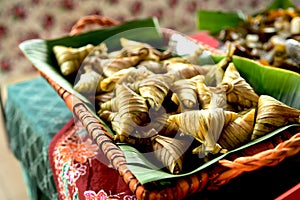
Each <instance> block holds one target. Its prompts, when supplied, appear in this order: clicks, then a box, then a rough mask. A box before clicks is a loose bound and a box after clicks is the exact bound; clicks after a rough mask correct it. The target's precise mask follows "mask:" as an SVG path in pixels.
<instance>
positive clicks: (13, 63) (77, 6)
mask: <svg viewBox="0 0 300 200" xmlns="http://www.w3.org/2000/svg"><path fill="white" fill-rule="evenodd" d="M271 1H272V0H264V1H258V0H249V1H244V0H209V1H208V0H201V1H199V0H183V1H179V0H152V1H141V0H122V1H121V0H98V1H93V0H85V1H80V0H57V1H52V0H10V1H0V52H1V54H0V75H2V76H3V75H4V76H3V77H4V78H9V76H10V75H20V74H23V73H26V72H28V71H32V70H33V68H32V67H31V66H32V65H31V64H30V63H29V61H27V59H26V58H24V56H23V55H22V53H21V52H20V50H19V48H18V45H19V43H20V42H22V41H24V40H28V39H34V38H42V39H53V38H57V37H62V36H65V35H67V34H68V33H69V31H70V29H71V27H72V26H73V25H74V24H75V23H76V21H77V20H78V19H80V18H81V17H83V16H86V15H91V14H98V15H103V16H106V17H111V18H114V19H116V20H119V21H125V20H126V21H127V20H131V19H134V18H141V17H148V16H156V17H157V18H158V20H159V23H160V25H161V26H162V27H165V28H171V29H175V30H178V31H180V32H182V33H186V34H190V33H195V32H196V31H197V28H196V12H197V10H198V9H211V10H212V9H213V10H224V11H229V10H236V9H240V10H243V11H245V12H247V13H254V12H257V11H258V10H259V9H263V8H264V6H266V5H268V4H269V3H270V2H271Z"/></svg>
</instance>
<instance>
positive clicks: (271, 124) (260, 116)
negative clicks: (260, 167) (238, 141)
mask: <svg viewBox="0 0 300 200" xmlns="http://www.w3.org/2000/svg"><path fill="white" fill-rule="evenodd" d="M299 117H300V110H298V109H296V108H292V107H290V106H287V105H285V104H284V103H282V102H280V101H278V100H277V99H275V98H273V97H271V96H269V95H261V96H260V97H259V100H258V108H257V116H256V120H255V125H254V130H253V134H252V137H251V139H252V140H254V139H257V138H259V137H261V136H263V135H266V134H267V133H269V132H272V131H274V130H276V129H278V128H280V127H282V126H285V125H288V124H293V123H300V118H299Z"/></svg>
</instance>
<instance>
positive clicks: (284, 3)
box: [268, 0, 296, 10]
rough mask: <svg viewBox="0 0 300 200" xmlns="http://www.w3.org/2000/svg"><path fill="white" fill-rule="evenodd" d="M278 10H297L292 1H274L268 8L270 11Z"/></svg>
mask: <svg viewBox="0 0 300 200" xmlns="http://www.w3.org/2000/svg"><path fill="white" fill-rule="evenodd" d="M278 8H282V9H288V8H296V6H295V4H294V2H293V1H292V0H274V1H273V2H272V3H271V4H270V5H269V6H268V10H276V9H278Z"/></svg>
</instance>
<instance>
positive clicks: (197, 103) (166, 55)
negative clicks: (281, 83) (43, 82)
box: [53, 38, 300, 174]
mask: <svg viewBox="0 0 300 200" xmlns="http://www.w3.org/2000/svg"><path fill="white" fill-rule="evenodd" d="M120 44H121V46H122V48H121V49H120V50H118V51H112V52H109V50H108V48H107V46H106V44H105V43H101V44H100V45H98V46H93V45H90V44H89V45H86V46H84V47H80V48H71V47H65V46H54V48H53V52H54V54H55V56H56V59H57V62H58V64H59V66H60V69H61V73H62V74H63V75H64V76H66V77H67V76H70V75H72V74H73V75H74V74H77V76H78V77H79V78H78V80H76V81H75V83H74V89H75V90H76V91H78V92H80V93H81V94H84V95H85V96H87V97H88V98H89V99H90V100H91V101H95V107H96V111H97V114H98V115H99V117H100V118H101V119H102V120H104V122H105V123H106V124H107V125H108V126H109V127H110V128H111V130H112V131H113V132H114V133H115V137H114V140H115V142H116V143H127V144H129V145H132V146H134V147H136V148H137V149H138V150H139V151H140V152H153V154H154V156H155V158H156V159H157V160H158V162H159V163H161V165H162V166H163V167H164V169H166V170H168V171H169V172H170V173H172V174H180V173H182V172H183V169H184V162H183V161H184V158H185V157H186V156H187V155H189V154H193V155H197V157H198V158H199V159H205V158H207V157H208V156H209V155H219V154H222V153H224V152H227V151H230V150H232V149H235V148H237V147H240V146H241V145H243V144H246V143H248V142H250V141H251V140H254V139H257V138H259V137H261V136H263V135H265V134H267V133H269V132H271V131H274V130H276V129H278V128H279V127H282V126H284V125H287V124H291V123H298V120H299V115H300V111H299V110H297V109H294V108H291V107H289V106H287V105H285V104H283V103H282V102H279V101H278V100H276V99H274V98H273V97H271V96H268V95H258V94H256V92H255V91H254V89H253V88H252V86H251V85H250V84H248V83H247V82H246V80H245V79H244V78H243V77H241V76H240V74H239V72H238V70H237V69H236V67H235V65H234V63H233V62H232V54H233V53H232V52H233V51H232V50H228V54H227V55H226V56H225V57H224V58H223V59H222V60H221V61H220V62H219V63H217V64H212V65H205V66H200V65H198V64H197V63H193V62H192V61H193V60H195V59H194V58H195V56H196V57H199V55H190V56H181V57H179V56H176V55H172V53H171V52H170V51H169V50H168V49H167V50H164V51H160V50H157V49H156V48H154V47H152V46H151V45H150V44H147V43H142V42H138V41H133V40H129V39H126V38H121V39H120ZM193 56H194V58H192V57H193ZM191 141H192V142H191Z"/></svg>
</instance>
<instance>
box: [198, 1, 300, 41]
mask: <svg viewBox="0 0 300 200" xmlns="http://www.w3.org/2000/svg"><path fill="white" fill-rule="evenodd" d="M287 8H296V6H295V4H294V3H293V1H291V0H274V1H273V2H272V3H271V4H270V5H269V6H267V7H266V10H275V9H287ZM262 12H263V11H260V12H258V13H262ZM255 15H257V14H255ZM246 17H247V14H246V13H243V12H241V11H236V12H222V11H210V10H202V9H200V10H198V11H197V28H198V30H205V31H209V32H210V34H211V35H215V34H217V33H218V32H220V31H221V30H222V29H224V28H230V27H236V26H237V25H238V24H239V23H242V22H246Z"/></svg>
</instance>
